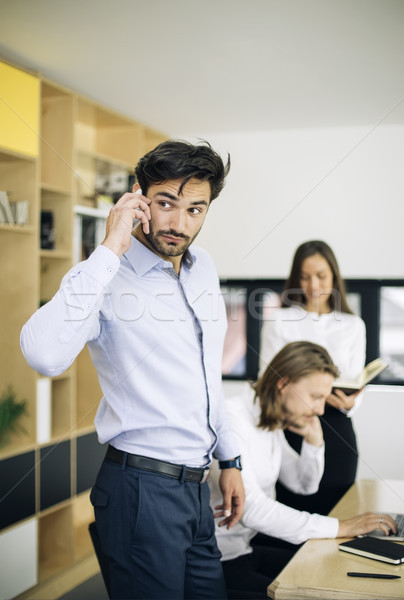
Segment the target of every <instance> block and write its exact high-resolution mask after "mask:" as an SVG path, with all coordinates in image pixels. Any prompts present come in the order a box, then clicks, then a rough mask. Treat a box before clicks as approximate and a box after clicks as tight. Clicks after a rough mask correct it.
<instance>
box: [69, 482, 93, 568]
mask: <svg viewBox="0 0 404 600" xmlns="http://www.w3.org/2000/svg"><path fill="white" fill-rule="evenodd" d="M92 521H94V509H93V506H92V504H91V502H90V495H89V492H88V491H87V492H84V493H83V494H80V495H78V496H76V497H75V498H74V500H73V535H74V559H75V560H81V559H83V558H85V557H86V556H89V555H91V554H92V553H93V546H92V542H91V538H90V534H89V532H88V526H89V524H90V523H91V522H92Z"/></svg>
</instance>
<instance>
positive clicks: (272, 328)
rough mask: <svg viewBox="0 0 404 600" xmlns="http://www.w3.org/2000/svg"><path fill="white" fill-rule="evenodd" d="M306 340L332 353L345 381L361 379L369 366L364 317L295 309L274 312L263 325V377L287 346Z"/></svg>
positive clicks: (336, 312) (261, 355) (261, 363)
mask: <svg viewBox="0 0 404 600" xmlns="http://www.w3.org/2000/svg"><path fill="white" fill-rule="evenodd" d="M303 340H305V341H308V342H313V343H315V344H319V345H320V346H323V347H324V348H325V349H326V350H328V352H329V354H330V356H331V358H332V360H333V362H334V363H335V364H336V366H337V367H338V368H339V370H340V377H341V378H343V379H353V378H355V377H357V376H358V375H359V373H360V372H361V371H362V369H363V367H364V366H365V356H366V328H365V323H364V322H363V320H362V319H361V318H360V317H358V316H357V315H350V314H347V313H342V312H338V311H333V312H330V313H326V314H321V315H319V314H318V313H315V312H308V311H307V310H305V309H304V308H301V307H300V306H291V307H289V308H278V309H276V310H274V311H273V312H272V313H270V315H269V317H268V318H267V320H265V321H264V323H263V325H262V330H261V350H260V369H259V370H260V374H262V373H263V371H264V370H265V368H266V366H267V365H268V363H269V362H270V361H271V360H272V358H273V357H274V356H275V354H277V353H278V352H279V350H281V349H282V348H283V347H284V346H285V345H286V344H288V343H289V342H297V341H303ZM358 405H359V403H358V398H357V399H356V403H355V407H357V406H358ZM353 410H354V409H351V411H349V413H348V415H349V416H352V411H353Z"/></svg>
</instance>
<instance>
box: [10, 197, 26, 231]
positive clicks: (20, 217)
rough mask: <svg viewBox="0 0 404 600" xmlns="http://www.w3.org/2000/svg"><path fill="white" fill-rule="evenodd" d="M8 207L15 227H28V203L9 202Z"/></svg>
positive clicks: (23, 201)
mask: <svg viewBox="0 0 404 600" xmlns="http://www.w3.org/2000/svg"><path fill="white" fill-rule="evenodd" d="M10 207H11V212H12V215H13V218H14V223H15V224H16V225H28V214H29V202H28V201H27V200H19V201H18V202H10Z"/></svg>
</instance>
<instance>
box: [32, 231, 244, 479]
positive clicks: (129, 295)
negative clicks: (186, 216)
mask: <svg viewBox="0 0 404 600" xmlns="http://www.w3.org/2000/svg"><path fill="white" fill-rule="evenodd" d="M226 324H227V321H226V313H225V307H224V302H223V298H222V296H221V294H220V287H219V281H218V276H217V273H216V270H215V268H214V265H213V262H212V260H211V258H210V257H209V255H208V254H207V253H206V252H205V251H204V250H202V249H201V248H197V247H194V246H191V247H190V248H189V250H188V251H187V252H186V254H185V255H184V257H183V260H182V266H181V271H180V274H179V276H178V275H177V274H176V272H175V271H174V269H173V266H172V263H171V262H167V261H164V260H163V259H162V258H160V257H159V256H158V255H156V254H155V253H154V252H152V251H150V250H149V249H148V248H146V247H145V246H144V245H143V244H141V243H140V242H139V241H138V240H136V239H135V238H132V244H131V247H130V248H129V250H128V251H127V252H126V253H125V254H124V255H123V256H122V257H121V259H119V258H118V257H117V256H116V255H115V254H114V253H113V252H112V251H110V250H109V249H108V248H106V247H105V246H99V247H98V248H96V250H95V251H94V252H93V254H92V255H91V256H90V257H89V258H88V259H87V260H86V261H84V262H81V263H79V264H78V265H77V266H75V267H74V268H73V269H71V270H70V271H69V273H67V275H66V276H65V277H64V278H63V281H62V284H61V287H60V289H59V291H58V292H57V294H56V295H55V296H54V298H53V299H52V300H51V301H50V302H48V303H47V304H46V305H45V306H43V307H42V308H40V309H39V310H38V311H37V312H36V313H34V315H32V317H31V318H30V319H29V321H28V322H27V323H26V324H25V325H24V327H23V329H22V332H21V348H22V351H23V353H24V356H25V358H26V360H27V362H28V363H29V364H30V366H31V367H32V368H33V369H35V370H37V371H38V372H39V373H42V374H44V375H48V376H54V375H57V374H59V373H62V372H63V371H64V370H65V369H67V368H68V367H69V366H70V365H71V364H72V362H73V361H74V360H75V358H76V356H77V355H78V354H79V352H80V351H81V350H82V348H83V347H84V345H85V344H86V343H87V344H88V347H89V351H90V355H91V358H92V360H93V362H94V364H95V367H96V369H97V372H98V377H99V381H100V384H101V388H102V391H103V394H104V396H103V398H102V399H101V402H100V405H99V407H98V411H97V415H96V418H95V425H96V429H97V433H98V437H99V441H100V442H101V443H105V442H110V443H111V444H112V445H113V446H115V447H116V448H118V449H120V450H124V451H127V452H131V453H133V454H140V455H143V456H149V457H152V458H158V459H161V460H166V461H170V462H174V463H178V464H185V465H188V466H193V467H201V466H206V465H207V464H209V462H210V460H211V457H212V454H213V453H214V456H215V457H217V458H218V459H221V460H226V459H229V458H232V457H234V456H237V455H238V451H237V445H236V443H235V441H234V438H233V435H232V433H231V430H230V427H229V424H228V421H227V418H226V415H225V409H224V403H223V392H222V382H221V359H222V351H223V341H224V335H225V331H226Z"/></svg>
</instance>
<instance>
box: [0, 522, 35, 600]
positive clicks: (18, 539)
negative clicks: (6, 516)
mask: <svg viewBox="0 0 404 600" xmlns="http://www.w3.org/2000/svg"><path fill="white" fill-rule="evenodd" d="M37 553H38V522H37V520H36V519H30V520H29V521H25V522H24V523H21V524H19V525H18V526H16V527H13V528H12V529H10V530H8V531H5V532H4V533H2V534H1V535H0V556H1V557H2V558H1V561H0V581H1V597H2V598H15V596H17V595H18V594H21V593H22V592H23V591H24V590H26V589H28V588H31V587H33V586H34V585H36V584H37V583H38V575H37ZM16 557H18V560H16V559H15V558H16Z"/></svg>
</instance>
